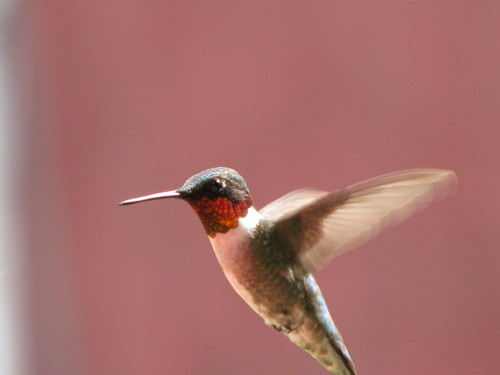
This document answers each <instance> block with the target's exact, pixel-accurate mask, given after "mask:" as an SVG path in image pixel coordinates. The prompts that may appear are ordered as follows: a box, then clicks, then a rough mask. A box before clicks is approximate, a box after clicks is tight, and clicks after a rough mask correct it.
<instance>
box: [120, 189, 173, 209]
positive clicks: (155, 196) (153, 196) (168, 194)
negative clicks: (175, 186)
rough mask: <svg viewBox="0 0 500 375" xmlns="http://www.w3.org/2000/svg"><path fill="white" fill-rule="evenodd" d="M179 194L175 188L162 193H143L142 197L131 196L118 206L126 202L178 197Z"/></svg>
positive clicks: (124, 204) (126, 203)
mask: <svg viewBox="0 0 500 375" xmlns="http://www.w3.org/2000/svg"><path fill="white" fill-rule="evenodd" d="M180 196H181V195H180V194H179V193H178V192H177V191H176V190H170V191H164V192H163V193H156V194H151V195H145V196H143V197H138V198H132V199H128V200H126V201H123V202H121V203H118V205H119V206H126V205H128V204H134V203H140V202H145V201H152V200H155V199H166V198H179V197H180Z"/></svg>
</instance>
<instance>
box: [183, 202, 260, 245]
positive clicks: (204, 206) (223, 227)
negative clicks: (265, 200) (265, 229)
mask: <svg viewBox="0 0 500 375" xmlns="http://www.w3.org/2000/svg"><path fill="white" fill-rule="evenodd" d="M189 203H190V204H191V206H192V207H193V209H194V211H195V212H196V213H197V214H198V217H199V218H200V220H201V222H202V223H203V226H204V227H205V231H206V232H207V234H208V236H209V237H211V238H214V237H215V236H216V235H217V234H218V233H227V232H228V231H229V230H230V229H233V228H236V227H238V225H239V223H240V221H241V220H243V219H244V218H245V217H246V216H247V215H248V212H249V210H250V209H253V208H252V200H251V199H248V200H246V201H241V202H237V203H233V202H231V201H230V200H229V199H226V198H222V197H218V198H215V199H212V198H207V197H204V198H201V199H199V200H197V201H194V202H189ZM253 211H255V209H253ZM255 212H256V211H255Z"/></svg>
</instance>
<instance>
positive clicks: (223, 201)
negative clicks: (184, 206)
mask: <svg viewBox="0 0 500 375" xmlns="http://www.w3.org/2000/svg"><path fill="white" fill-rule="evenodd" d="M163 198H180V199H183V200H185V201H186V202H188V203H189V204H190V205H191V207H192V208H193V209H194V211H195V212H196V213H197V214H198V216H199V218H200V220H201V222H202V223H203V226H204V227H205V231H206V232H207V234H208V235H209V236H210V237H215V235H216V234H217V233H226V232H227V231H229V230H230V229H232V228H236V227H237V226H238V220H239V218H240V217H245V216H246V215H247V212H248V209H249V208H250V207H251V206H252V198H251V197H250V192H249V191H248V187H247V184H246V182H245V180H244V179H243V178H242V177H241V176H240V175H239V174H238V172H236V171H235V170H234V169H230V168H224V167H218V168H211V169H207V170H205V171H203V172H201V173H198V174H196V175H194V176H193V177H191V178H189V179H188V180H187V181H186V182H185V183H184V185H183V186H182V187H181V188H179V189H177V190H173V191H167V192H164V193H157V194H152V195H147V196H144V197H139V198H134V199H129V200H127V201H124V202H122V203H120V205H127V204H132V203H138V202H144V201H148V200H153V199H163Z"/></svg>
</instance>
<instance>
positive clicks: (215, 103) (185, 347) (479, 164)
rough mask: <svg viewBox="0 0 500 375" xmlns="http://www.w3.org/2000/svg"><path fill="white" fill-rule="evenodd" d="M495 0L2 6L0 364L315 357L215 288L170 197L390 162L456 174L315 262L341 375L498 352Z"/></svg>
mask: <svg viewBox="0 0 500 375" xmlns="http://www.w3.org/2000/svg"><path fill="white" fill-rule="evenodd" d="M499 4H500V3H499V2H496V1H441V2H435V1H413V2H407V1H404V2H401V1H307V2H306V1H252V2H244V1H211V0H210V1H190V2H177V1H165V0H163V1H158V0H152V1H141V2H129V1H102V0H100V1H95V0H87V1H60V0H59V1H56V0H47V1H42V2H31V1H14V0H11V1H2V2H1V7H0V12H1V13H0V17H1V18H0V21H1V23H2V24H1V43H2V45H1V47H2V50H1V54H0V57H1V59H0V62H1V64H0V90H1V91H0V109H1V111H0V112H1V113H0V116H1V117H0V121H1V122H0V124H1V127H0V130H1V133H0V135H1V139H0V146H1V147H0V155H1V161H0V171H1V173H2V179H1V181H0V188H1V190H0V192H1V193H2V194H0V195H1V196H0V204H1V206H2V210H0V224H1V238H0V241H1V243H0V247H1V251H0V256H1V258H0V261H1V263H0V267H1V268H0V302H1V303H0V305H1V306H0V372H1V373H2V374H12V375H31V374H36V375H62V374H64V375H67V374H72V375H80V374H81V375H83V374H85V375H87V374H92V375H104V374H106V375H107V374H120V375H139V374H140V375H144V374H170V375H176V374H179V375H180V374H201V373H203V374H228V375H229V374H230V375H250V374H277V373H280V374H289V375H301V374H306V373H307V374H311V375H312V374H318V375H319V374H325V370H324V369H323V368H322V367H321V366H320V365H319V364H318V363H317V362H315V361H314V360H313V359H312V358H310V357H309V356H308V355H307V354H306V353H304V352H302V351H301V350H300V349H299V348H297V347H295V346H294V345H292V344H291V343H290V342H288V340H287V339H286V338H285V337H282V336H281V335H280V334H278V333H276V332H275V331H274V330H273V329H271V328H269V327H267V326H265V325H264V324H263V322H262V320H261V319H260V318H259V317H258V316H257V315H256V314H255V313H254V312H253V311H251V310H250V309H249V308H248V307H247V306H246V305H245V304H244V302H243V301H242V300H241V299H240V298H239V297H238V296H237V295H236V293H235V292H234V291H233V290H232V289H231V287H230V286H229V284H228V283H227V281H226V280H225V278H224V275H223V274H222V272H221V270H220V268H219V265H218V264H217V261H216V259H215V257H214V255H213V252H212V250H211V247H210V244H209V242H208V241H207V238H206V235H205V233H204V231H203V229H202V226H201V224H200V223H199V221H198V219H197V217H196V216H195V215H194V213H193V212H192V211H191V209H190V208H189V207H188V205H186V204H185V203H183V202H180V201H160V202H155V203H149V204H143V205H138V206H132V207H118V206H117V203H118V202H119V201H122V200H124V199H127V198H131V197H135V196H138V195H144V194H149V193H154V192H158V191H162V190H167V189H173V188H177V187H179V186H180V185H181V184H182V183H183V182H184V180H185V179H187V178H188V177H190V176H191V175H192V174H194V173H196V172H199V171H201V170H203V169H206V168H209V167H214V166H229V167H233V168H235V169H237V170H238V171H239V172H240V173H241V174H242V175H243V176H244V177H245V179H246V180H247V182H248V184H249V187H250V189H251V192H252V195H253V198H254V201H255V203H256V205H257V207H262V206H263V205H264V204H266V203H268V202H269V201H271V200H273V199H275V198H277V197H279V196H281V195H282V194H284V193H286V192H288V191H290V190H292V189H296V188H299V187H305V186H308V187H318V188H322V189H331V190H333V189H336V188H340V187H344V186H347V185H350V184H352V183H355V182H358V181H361V180H363V179H366V178H370V177H374V176H376V175H379V174H382V173H386V172H390V171H395V170H399V169H404V168H414V167H440V168H450V169H453V170H455V171H456V172H457V174H458V177H459V190H458V192H457V194H456V195H455V196H453V197H451V198H448V199H447V200H445V201H442V202H439V203H436V204H434V205H432V206H431V207H430V208H429V209H428V210H426V211H425V212H424V213H422V214H419V215H417V216H415V217H413V218H411V219H410V220H409V221H407V222H405V223H404V224H402V225H400V226H398V227H395V228H392V229H390V230H389V231H387V232H384V233H383V234H382V235H380V236H379V237H378V238H377V239H375V240H373V241H372V242H371V243H369V244H367V245H364V246H363V247H361V248H360V249H357V250H355V251H353V252H350V253H348V254H345V255H343V256H341V257H339V258H337V259H335V260H334V261H333V262H332V264H331V265H329V266H328V267H327V268H326V269H325V270H323V271H321V272H320V273H318V275H317V279H318V281H319V283H320V285H321V286H322V290H323V294H324V295H325V297H326V299H327V301H328V302H329V306H330V310H331V311H332V315H333V317H334V319H335V321H336V322H337V325H338V326H339V328H340V330H341V332H342V334H343V336H344V339H345V341H346V344H347V346H348V348H349V350H350V352H351V355H352V357H353V359H354V361H355V363H356V366H357V369H358V372H359V374H360V375H363V374H371V375H377V374H384V375H388V374H398V375H399V374H406V375H416V374H419V375H420V374H440V375H451V374H453V375H454V374H493V373H495V372H497V371H498V368H499V366H500V362H499V357H498V353H499V351H500V345H499V337H500V321H499V317H500V307H499V300H498V298H499V295H500V293H499V292H500V290H499V289H500V288H499V279H498V273H499V263H500V262H499V255H498V254H499V252H498V247H499V241H500V235H499V223H500V214H499V213H500V199H499V194H498V191H499V187H500V173H499V172H500V168H499V160H500V152H499V147H500V129H499V126H500V123H499V120H500V116H499V115H500V113H499V99H500V98H499V86H500V85H499V83H500V82H499V77H500V69H499V59H498V58H499V54H498V51H499V47H500V45H499V31H498V24H499V21H500V20H499V14H500V9H499V8H500V5H499Z"/></svg>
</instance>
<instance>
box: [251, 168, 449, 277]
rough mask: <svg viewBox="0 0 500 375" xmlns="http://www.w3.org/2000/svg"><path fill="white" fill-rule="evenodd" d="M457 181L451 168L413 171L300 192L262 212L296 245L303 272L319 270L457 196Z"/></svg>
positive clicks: (288, 195)
mask: <svg viewBox="0 0 500 375" xmlns="http://www.w3.org/2000/svg"><path fill="white" fill-rule="evenodd" d="M456 181H457V180H456V176H455V173H454V172H452V171H449V170H442V169H410V170H404V171H400V172H395V173H390V174H386V175H383V176H380V177H376V178H373V179H370V180H367V181H364V182H361V183H358V184H355V185H352V186H350V187H348V188H347V189H344V190H339V191H335V192H332V193H327V192H325V191H319V190H298V191H295V192H292V193H290V194H287V195H285V196H284V197H282V198H280V199H278V200H276V201H274V202H272V203H270V204H268V205H267V206H266V207H264V208H263V209H262V210H261V211H260V213H261V214H262V215H263V216H265V217H266V218H268V219H270V220H272V221H274V222H275V230H276V232H277V233H278V236H281V237H282V238H283V240H286V241H287V242H288V243H289V244H290V246H292V248H293V251H294V252H295V253H296V254H297V260H298V261H299V262H300V264H301V265H302V266H303V268H304V270H305V271H307V272H314V271H317V270H318V269H320V268H322V267H323V266H325V265H326V264H327V263H328V262H329V261H330V260H331V259H332V258H334V257H335V256H337V255H340V254H342V253H344V252H346V251H349V250H351V249H354V248H356V247H358V246H360V245H362V244H363V243H365V242H367V241H368V240H369V239H371V238H373V237H374V236H376V235H377V234H378V233H380V231H382V230H383V229H385V228H387V227H388V226H391V225H395V224H398V223H400V222H402V221H404V220H406V219H407V218H408V217H409V216H411V215H413V214H414V213H416V212H418V211H420V210H422V209H424V208H425V207H427V206H428V205H429V203H430V202H432V201H435V200H439V199H442V198H444V197H445V196H447V195H448V194H450V193H452V192H453V191H454V190H455V187H456ZM285 207H286V210H285Z"/></svg>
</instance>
